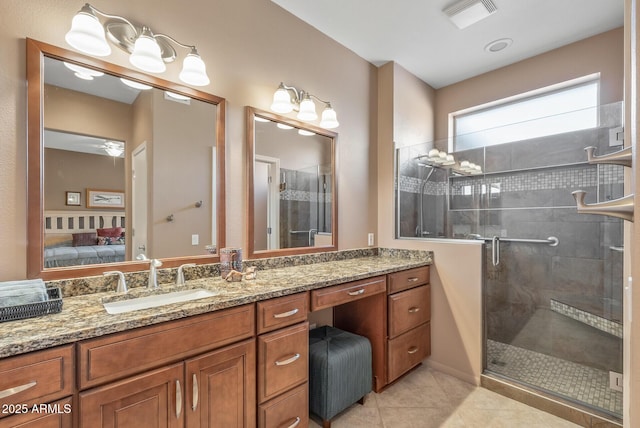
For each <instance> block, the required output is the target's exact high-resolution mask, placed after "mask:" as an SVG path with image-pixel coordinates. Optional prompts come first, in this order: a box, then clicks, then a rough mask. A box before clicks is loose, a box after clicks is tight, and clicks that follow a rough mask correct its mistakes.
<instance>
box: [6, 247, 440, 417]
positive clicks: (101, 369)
mask: <svg viewBox="0 0 640 428" xmlns="http://www.w3.org/2000/svg"><path fill="white" fill-rule="evenodd" d="M391 251H393V250H391ZM338 254H339V253H338ZM421 254H422V256H421V257H413V258H407V257H393V256H389V255H374V256H366V257H356V258H350V259H341V260H332V261H325V262H320V263H313V264H304V265H298V266H291V267H279V268H275V269H267V270H261V271H259V275H258V279H256V280H255V281H242V282H237V283H227V282H224V281H222V280H221V279H220V278H219V277H216V278H202V279H197V280H192V281H188V282H187V284H186V287H198V288H207V289H210V290H216V291H217V292H219V293H218V294H217V295H216V296H214V297H208V298H204V299H200V300H194V301H191V302H186V303H181V304H172V305H167V306H163V307H160V308H154V309H146V310H139V311H132V312H128V313H123V314H117V315H109V314H107V313H106V311H105V309H104V308H103V305H102V303H101V302H102V299H104V298H105V297H113V295H114V293H113V292H109V293H97V294H88V295H81V296H76V297H69V298H66V299H65V301H64V307H63V311H62V313H60V314H55V315H51V316H47V317H41V318H35V319H31V320H23V321H15V322H12V323H4V324H0V337H1V339H0V355H1V356H2V358H3V359H1V360H0V405H2V409H3V413H2V414H1V415H0V426H17V425H19V426H49V425H45V421H46V423H52V426H62V427H72V426H77V427H96V426H138V425H137V424H139V422H137V421H141V420H144V421H147V422H149V424H150V426H169V427H197V426H220V427H225V428H227V427H233V426H238V427H251V426H259V427H279V426H298V427H304V426H308V387H307V381H308V330H309V323H308V321H307V316H308V313H309V311H314V310H318V309H323V308H333V311H334V323H335V325H336V326H339V327H340V328H343V329H347V330H351V331H354V332H357V333H359V334H363V335H365V336H367V337H368V338H369V340H370V341H371V343H372V349H373V354H374V355H373V361H374V376H375V378H374V383H375V385H374V389H375V390H376V391H380V390H382V389H383V388H384V387H385V386H386V385H388V384H389V383H391V382H393V381H394V380H395V379H397V378H398V377H399V376H401V375H402V374H403V373H406V372H407V371H408V370H410V369H411V368H412V367H414V366H415V365H417V364H419V363H420V362H421V361H422V360H423V359H424V358H426V357H427V356H428V355H429V354H430V336H429V331H430V323H429V302H428V299H429V287H430V286H429V266H428V265H429V264H430V263H431V256H430V254H429V253H424V252H423V253H421ZM425 254H426V255H427V256H426V257H425ZM143 292H144V291H143V290H138V289H134V290H132V291H131V292H130V294H132V295H133V296H135V295H136V293H143ZM34 405H36V406H38V407H36V408H38V409H39V408H40V407H39V406H41V405H48V406H43V407H42V409H43V412H42V413H38V412H34V411H33V409H34V407H33V406H34ZM29 423H31V425H29ZM20 424H24V425H20ZM165 424H166V425H165Z"/></svg>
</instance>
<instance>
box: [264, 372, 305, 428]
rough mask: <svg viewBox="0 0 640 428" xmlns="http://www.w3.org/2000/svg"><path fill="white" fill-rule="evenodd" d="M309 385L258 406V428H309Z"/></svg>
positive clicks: (301, 386)
mask: <svg viewBox="0 0 640 428" xmlns="http://www.w3.org/2000/svg"><path fill="white" fill-rule="evenodd" d="M308 385H309V384H307V383H305V384H303V385H300V386H299V387H297V388H296V389H293V390H291V391H290V392H287V393H285V394H282V395H281V396H279V397H277V398H274V399H273V400H271V401H269V402H268V403H265V404H262V405H260V408H259V410H258V427H259V428H283V427H286V428H306V427H308V426H309V391H308V388H309V386H308Z"/></svg>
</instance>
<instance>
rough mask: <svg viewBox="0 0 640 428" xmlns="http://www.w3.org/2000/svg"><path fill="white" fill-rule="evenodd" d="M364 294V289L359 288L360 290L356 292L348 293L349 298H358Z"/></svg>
mask: <svg viewBox="0 0 640 428" xmlns="http://www.w3.org/2000/svg"><path fill="white" fill-rule="evenodd" d="M362 293H364V288H361V289H360V290H357V291H349V293H348V294H349V296H359V295H360V294H362Z"/></svg>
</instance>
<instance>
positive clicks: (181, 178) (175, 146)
mask: <svg viewBox="0 0 640 428" xmlns="http://www.w3.org/2000/svg"><path fill="white" fill-rule="evenodd" d="M214 117H216V106H215V105H213V104H209V103H205V102H202V101H197V100H191V103H190V104H189V105H186V104H182V103H178V102H175V101H170V100H166V99H165V98H164V93H163V92H162V91H157V90H154V91H153V137H152V143H151V144H150V147H151V148H152V151H151V152H150V153H152V155H151V158H148V160H150V162H149V164H150V165H152V168H153V174H152V175H151V177H152V180H153V186H154V188H153V193H151V195H152V196H151V205H150V206H149V208H150V216H151V229H150V233H151V234H150V235H149V236H152V237H153V241H152V242H153V244H152V246H151V247H149V248H150V250H149V251H148V254H147V255H148V256H149V257H154V258H161V257H172V256H186V255H199V254H205V248H204V247H205V245H209V244H211V243H212V242H211V218H212V216H213V215H214V213H213V212H212V201H213V197H212V196H213V189H212V174H213V165H212V164H213V151H214V150H215V147H214V143H215V135H216V126H215V125H216V122H215V120H213V118H214ZM147 147H149V146H147ZM198 201H202V202H203V204H202V206H201V207H200V208H197V207H196V206H195V205H196V202H198ZM169 215H173V216H174V220H173V221H172V222H169V221H167V216H169ZM192 235H198V237H199V238H198V242H199V243H198V244H197V245H192V242H191V236H192Z"/></svg>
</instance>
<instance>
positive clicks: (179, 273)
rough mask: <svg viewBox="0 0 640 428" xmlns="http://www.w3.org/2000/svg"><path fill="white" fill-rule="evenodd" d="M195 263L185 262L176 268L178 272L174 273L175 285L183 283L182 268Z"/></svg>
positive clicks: (192, 265) (193, 265)
mask: <svg viewBox="0 0 640 428" xmlns="http://www.w3.org/2000/svg"><path fill="white" fill-rule="evenodd" d="M195 265H196V264H195V263H187V264H184V265H181V266H180V267H179V268H178V273H177V275H176V285H184V268H186V267H188V268H190V267H195Z"/></svg>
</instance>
